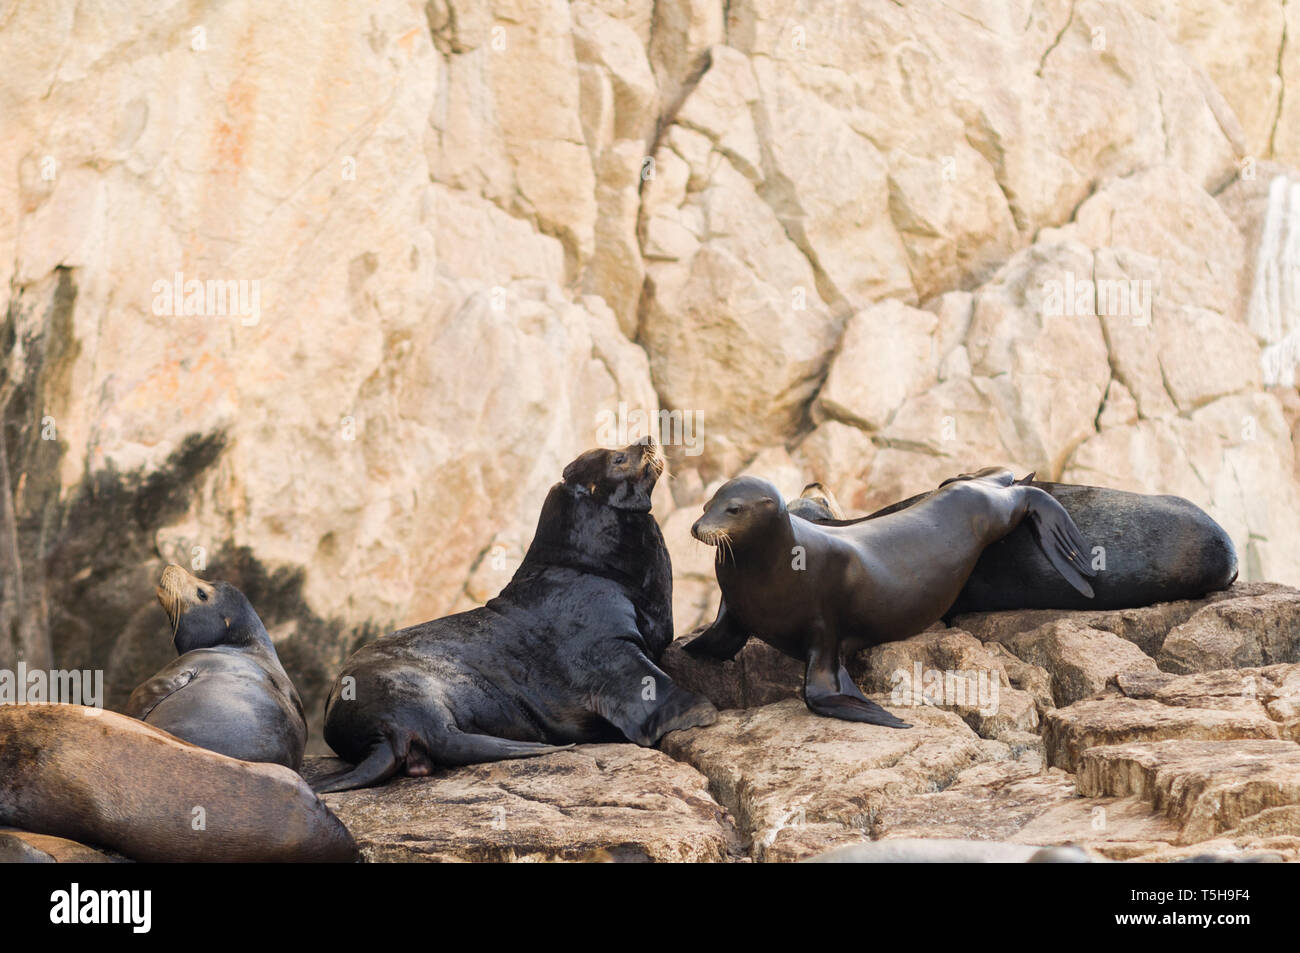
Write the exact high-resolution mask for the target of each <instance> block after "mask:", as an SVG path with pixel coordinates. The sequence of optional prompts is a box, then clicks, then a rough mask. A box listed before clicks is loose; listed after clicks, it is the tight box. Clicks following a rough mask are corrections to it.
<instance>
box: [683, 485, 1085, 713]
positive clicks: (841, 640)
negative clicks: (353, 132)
mask: <svg viewBox="0 0 1300 953" xmlns="http://www.w3.org/2000/svg"><path fill="white" fill-rule="evenodd" d="M1022 521H1026V522H1028V523H1029V524H1030V528H1031V530H1032V532H1033V534H1034V537H1035V539H1036V540H1037V542H1038V546H1039V548H1040V549H1041V550H1042V552H1043V553H1044V555H1045V557H1046V558H1047V560H1048V561H1049V562H1050V564H1051V565H1052V567H1053V568H1054V569H1055V570H1056V571H1057V572H1058V573H1059V574H1060V575H1061V576H1062V577H1064V578H1065V579H1066V580H1067V581H1068V582H1069V584H1070V585H1072V586H1073V587H1074V588H1075V589H1077V590H1078V591H1079V592H1080V593H1081V594H1083V595H1084V596H1090V595H1091V594H1092V587H1091V585H1090V583H1089V580H1090V579H1091V578H1092V577H1093V576H1094V575H1095V572H1094V571H1093V570H1092V569H1091V567H1090V566H1089V564H1088V561H1087V559H1086V558H1085V554H1086V553H1087V552H1088V546H1087V543H1086V542H1085V541H1084V539H1083V538H1082V537H1081V536H1080V535H1079V531H1078V529H1077V528H1076V527H1075V525H1074V523H1073V522H1072V521H1071V519H1070V517H1069V515H1068V514H1067V513H1066V512H1065V510H1064V509H1062V507H1061V504H1059V503H1057V502H1056V500H1054V499H1053V498H1052V497H1051V496H1050V495H1048V494H1047V493H1045V492H1044V491H1043V490H1040V489H1038V488H1037V487H1032V486H1027V485H1025V484H1023V483H1016V482H1015V481H1014V478H1013V476H1012V474H1011V471H1009V470H1001V469H996V468H989V469H988V470H983V471H980V473H978V474H974V475H971V476H969V477H964V478H962V479H959V480H956V481H953V482H949V483H948V484H946V485H945V486H942V487H940V488H939V489H938V490H936V491H935V492H934V493H931V494H929V495H928V496H926V498H925V499H923V500H920V501H918V502H916V503H914V504H913V505H911V506H909V507H906V508H904V509H900V510H899V511H898V512H896V513H892V514H890V515H888V516H880V517H878V518H876V519H871V520H860V521H856V522H846V523H843V524H842V525H834V524H817V523H811V522H808V521H807V520H805V519H802V518H799V517H794V516H791V515H790V513H789V512H788V510H787V509H786V505H785V501H784V500H783V499H782V498H781V494H780V493H779V492H778V491H777V489H776V487H774V486H773V485H772V484H770V483H768V482H767V481H765V480H760V479H757V478H755V477H741V478H740V479H736V480H732V481H730V482H729V483H726V484H723V486H722V487H721V488H720V489H719V490H718V491H717V493H715V494H714V495H713V498H712V499H710V500H709V502H708V503H706V504H705V506H704V515H703V516H701V517H700V519H699V520H698V521H696V523H695V525H694V526H693V527H691V533H692V535H694V536H695V538H696V539H699V540H700V541H701V542H704V543H707V544H709V545H712V546H715V547H717V549H718V555H717V559H716V561H715V570H716V573H717V577H718V585H719V587H720V588H721V589H722V607H721V608H720V609H719V612H718V618H717V619H716V620H715V621H714V622H713V624H712V625H711V626H709V628H708V629H706V630H705V631H704V632H703V633H702V634H701V635H699V636H698V637H696V638H695V639H694V640H692V641H691V643H690V644H689V645H687V646H686V650H687V651H688V652H691V653H693V654H696V655H707V656H712V657H716V658H731V657H732V656H734V655H735V653H736V652H738V651H739V650H740V648H741V647H742V646H743V645H744V644H745V642H746V641H747V640H748V638H749V637H750V636H751V635H753V636H756V637H757V638H759V639H762V640H763V641H764V642H766V643H768V644H769V645H771V646H773V647H774V648H777V649H779V650H780V651H782V652H784V653H785V654H787V655H790V656H792V657H794V658H797V659H800V660H802V661H803V662H805V666H806V667H805V671H804V701H805V702H806V703H807V705H808V707H809V709H811V710H812V711H813V712H815V713H817V714H819V715H827V716H830V717H834V718H844V719H847V720H850V721H862V722H868V723H870V724H877V725H888V726H890V727H895V728H905V727H908V726H907V725H905V724H904V723H903V722H902V721H900V720H899V719H897V718H895V717H894V716H893V715H891V714H889V712H887V711H885V710H884V709H883V708H881V707H880V706H879V705H877V704H875V703H873V702H871V701H868V700H867V699H866V698H865V697H863V695H862V692H861V691H859V689H858V687H857V686H856V685H855V684H854V683H853V680H852V679H851V678H850V677H849V674H848V672H847V671H846V669H845V667H844V657H845V656H846V655H848V654H852V653H856V652H858V651H860V650H862V649H864V648H867V647H869V646H872V645H879V644H880V643H882V642H894V641H897V640H899V639H905V638H907V637H908V636H911V635H915V634H916V633H918V632H920V631H921V630H923V629H925V628H926V627H927V626H929V625H931V624H932V623H934V622H937V621H938V620H939V619H940V618H942V617H943V615H944V613H946V612H947V611H948V610H949V608H950V607H951V606H952V604H953V602H954V601H955V600H956V598H957V596H958V595H959V594H960V592H961V590H962V587H963V586H964V585H965V583H966V580H967V579H968V578H969V576H970V574H971V571H972V570H973V569H974V568H975V564H976V562H977V561H978V559H979V557H980V554H981V553H982V552H983V551H984V549H985V547H987V546H989V545H990V544H992V543H994V542H996V541H997V540H999V539H1001V538H1002V537H1004V536H1006V535H1007V534H1008V533H1009V532H1011V531H1012V530H1013V529H1015V528H1016V527H1017V526H1019V525H1020V524H1021V522H1022Z"/></svg>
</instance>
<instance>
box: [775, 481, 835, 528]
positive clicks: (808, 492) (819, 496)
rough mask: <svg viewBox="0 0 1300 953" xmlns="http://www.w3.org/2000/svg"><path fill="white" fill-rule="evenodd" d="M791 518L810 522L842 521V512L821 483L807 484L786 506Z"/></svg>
mask: <svg viewBox="0 0 1300 953" xmlns="http://www.w3.org/2000/svg"><path fill="white" fill-rule="evenodd" d="M786 509H788V510H789V511H790V515H791V516H798V517H801V518H802V519H806V520H808V521H810V522H813V523H816V522H818V521H820V520H840V519H844V510H843V509H841V508H840V503H839V500H837V499H835V494H834V493H832V492H831V491H830V490H829V489H827V488H826V487H825V486H824V485H822V484H821V483H809V484H808V485H807V486H805V487H804V488H803V492H802V493H800V494H799V498H798V499H797V500H791V501H790V502H789V504H788V505H787V506H786Z"/></svg>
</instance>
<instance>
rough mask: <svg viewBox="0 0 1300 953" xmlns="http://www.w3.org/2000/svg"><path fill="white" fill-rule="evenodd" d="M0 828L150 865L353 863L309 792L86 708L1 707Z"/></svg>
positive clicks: (275, 770) (348, 846)
mask: <svg viewBox="0 0 1300 953" xmlns="http://www.w3.org/2000/svg"><path fill="white" fill-rule="evenodd" d="M0 825H5V826H12V827H17V828H20V829H22V830H24V831H31V832H33V833H36V834H52V835H54V836H55V837H63V838H68V839H70V840H74V841H78V842H80V843H83V844H88V845H97V846H102V847H108V848H110V849H112V850H114V851H116V852H118V853H119V854H122V855H124V856H126V857H130V858H131V859H133V860H143V861H188V862H194V861H228V862H249V861H280V862H283V861H312V862H321V861H350V860H354V859H355V858H356V853H357V848H356V844H355V843H354V842H353V840H352V836H351V835H350V834H349V833H348V831H347V828H345V827H344V826H343V824H342V823H341V822H340V821H339V819H338V818H337V817H335V816H334V815H333V814H331V813H330V811H329V809H328V808H327V807H325V805H324V804H323V803H321V801H320V799H319V798H318V797H316V795H314V794H313V793H312V792H311V789H310V788H309V787H308V786H307V782H305V781H303V779H302V778H300V777H298V775H297V774H295V773H294V772H293V771H291V770H289V769H288V768H286V767H283V766H281V765H278V764H251V763H249V762H247V761H237V760H235V759H234V758H228V757H226V756H225V755H222V754H217V753H216V752H214V751H208V750H206V749H204V748H199V747H196V746H195V745H192V744H189V743H187V742H184V741H181V740H180V739H179V738H173V737H172V736H171V735H169V734H167V733H166V732H164V731H160V730H159V729H157V728H154V727H153V726H151V725H147V724H145V723H144V722H142V721H139V720H137V719H135V718H128V717H127V716H125V715H119V714H117V713H115V712H111V711H104V710H102V709H98V708H86V707H84V706H82V705H3V706H0Z"/></svg>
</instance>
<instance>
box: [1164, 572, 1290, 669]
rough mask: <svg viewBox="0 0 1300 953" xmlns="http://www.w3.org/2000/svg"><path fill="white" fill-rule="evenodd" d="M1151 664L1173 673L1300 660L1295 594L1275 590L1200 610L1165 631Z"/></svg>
mask: <svg viewBox="0 0 1300 953" xmlns="http://www.w3.org/2000/svg"><path fill="white" fill-rule="evenodd" d="M1230 591H1231V590H1230ZM1156 662H1157V663H1158V664H1159V666H1160V668H1161V670H1162V671H1166V672H1174V673H1178V674H1188V673H1191V672H1208V671H1213V670H1215V669H1224V668H1244V667H1247V666H1252V665H1271V664H1275V663H1285V662H1300V592H1297V591H1296V590H1294V589H1289V588H1287V587H1285V586H1279V587H1277V588H1276V589H1274V590H1271V591H1268V592H1264V593H1260V594H1258V595H1252V596H1250V597H1249V598H1234V599H1224V600H1222V601H1219V602H1215V603H1212V604H1211V605H1208V606H1205V607H1204V608H1202V609H1200V610H1198V611H1197V612H1196V613H1195V614H1194V615H1192V616H1191V617H1190V618H1189V619H1188V620H1187V621H1186V622H1184V623H1182V624H1181V625H1178V626H1175V627H1174V628H1173V629H1171V630H1170V631H1169V634H1168V635H1167V636H1166V637H1165V640H1164V642H1163V643H1162V644H1161V646H1160V652H1159V654H1157V655H1156Z"/></svg>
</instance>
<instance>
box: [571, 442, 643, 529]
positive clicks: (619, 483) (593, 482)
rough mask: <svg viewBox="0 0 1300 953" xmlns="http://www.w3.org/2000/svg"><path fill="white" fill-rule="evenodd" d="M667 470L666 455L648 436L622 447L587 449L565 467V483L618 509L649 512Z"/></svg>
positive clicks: (576, 490) (578, 491)
mask: <svg viewBox="0 0 1300 953" xmlns="http://www.w3.org/2000/svg"><path fill="white" fill-rule="evenodd" d="M663 472H664V456H663V453H662V452H661V451H660V450H659V445H658V444H657V443H656V442H655V441H654V439H653V438H650V437H647V438H645V439H644V440H640V441H638V442H637V443H634V444H630V445H628V446H626V447H623V448H622V449H621V450H604V449H597V450H588V451H587V452H586V453H584V454H582V456H580V457H578V459H576V460H574V461H573V462H572V463H570V464H569V465H568V466H567V467H565V468H564V483H565V485H566V486H569V487H571V488H572V489H573V490H574V491H575V492H577V493H580V494H587V495H590V496H591V497H593V498H594V499H595V500H596V501H597V502H599V503H603V504H605V505H606V506H611V507H613V508H614V509H616V510H632V511H634V512H638V513H649V512H650V494H651V493H652V492H653V491H654V488H655V481H657V480H658V479H659V475H660V474H661V473H663Z"/></svg>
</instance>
